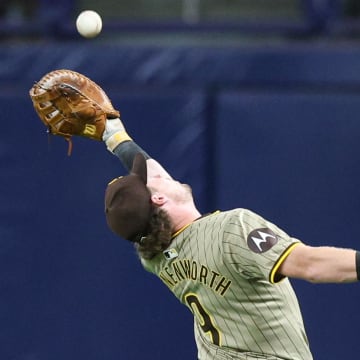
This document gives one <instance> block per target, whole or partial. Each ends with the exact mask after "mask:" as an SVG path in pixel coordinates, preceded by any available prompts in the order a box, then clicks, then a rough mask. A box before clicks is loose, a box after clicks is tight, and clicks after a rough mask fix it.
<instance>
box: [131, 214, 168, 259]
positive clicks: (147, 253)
mask: <svg viewBox="0 0 360 360" xmlns="http://www.w3.org/2000/svg"><path fill="white" fill-rule="evenodd" d="M172 228H173V227H172V223H171V220H170V217H169V215H168V213H167V212H166V211H165V210H162V209H160V208H153V210H152V214H151V217H150V222H149V233H148V235H147V236H146V237H144V238H142V240H141V241H140V242H138V243H135V249H136V251H137V253H138V255H139V256H140V257H141V258H143V259H146V260H149V259H152V258H153V257H154V256H156V255H158V254H159V253H161V252H163V251H164V250H165V249H166V248H167V247H168V246H169V245H170V243H171V241H172Z"/></svg>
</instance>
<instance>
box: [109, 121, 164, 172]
mask: <svg viewBox="0 0 360 360" xmlns="http://www.w3.org/2000/svg"><path fill="white" fill-rule="evenodd" d="M103 140H104V141H105V143H106V146H107V148H108V150H109V151H110V152H111V153H113V154H114V155H115V156H117V157H118V158H119V159H120V161H121V163H122V164H123V166H124V167H125V168H126V169H127V170H128V171H130V170H131V167H132V163H133V160H134V157H135V155H136V154H137V153H139V152H140V153H142V154H143V155H144V156H145V158H146V159H147V160H146V164H147V171H148V178H151V177H168V178H171V176H170V174H169V173H168V172H167V171H166V170H165V169H164V168H163V167H162V165H161V164H159V163H158V162H157V161H156V160H155V159H152V158H151V157H150V155H149V154H148V153H147V152H145V151H144V150H143V149H142V148H141V147H140V146H139V145H138V144H136V143H135V142H134V141H133V139H132V138H131V137H130V136H129V135H128V134H127V132H126V129H125V127H124V124H123V123H122V121H121V120H120V119H107V120H106V124H105V132H104V134H103Z"/></svg>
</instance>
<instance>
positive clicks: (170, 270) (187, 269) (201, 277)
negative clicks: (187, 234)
mask: <svg viewBox="0 0 360 360" xmlns="http://www.w3.org/2000/svg"><path fill="white" fill-rule="evenodd" d="M159 276H160V278H161V279H162V280H163V281H164V283H165V284H167V286H169V287H170V288H171V289H172V288H173V287H174V286H175V285H177V284H178V283H180V282H182V281H185V280H192V281H198V282H200V283H201V284H203V285H205V286H207V287H209V288H210V289H211V290H213V291H214V292H216V293H217V294H220V295H221V296H224V295H225V293H226V291H227V290H228V289H229V287H230V285H231V280H229V279H227V278H226V277H225V276H223V275H221V274H219V273H218V272H216V271H214V270H211V269H209V268H208V267H207V266H205V265H202V264H199V263H198V262H197V261H190V260H187V259H184V260H180V259H179V260H176V261H173V262H172V263H170V264H169V266H166V267H165V268H164V269H163V270H162V271H161V272H160V274H159Z"/></svg>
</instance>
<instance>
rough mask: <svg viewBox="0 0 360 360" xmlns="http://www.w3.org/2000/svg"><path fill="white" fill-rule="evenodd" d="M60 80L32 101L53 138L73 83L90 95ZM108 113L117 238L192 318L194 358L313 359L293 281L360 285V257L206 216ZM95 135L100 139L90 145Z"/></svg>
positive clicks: (232, 215)
mask: <svg viewBox="0 0 360 360" xmlns="http://www.w3.org/2000/svg"><path fill="white" fill-rule="evenodd" d="M67 75H68V74H67ZM67 75H66V76H67ZM62 76H63V77H62V78H61V82H62V86H60V87H58V86H57V87H56V89H57V93H56V94H55V95H54V94H51V96H47V95H46V94H47V91H49V89H50V90H51V88H52V87H53V86H54V84H55V83H57V80H56V81H54V78H52V77H51V76H50V77H48V78H47V79H46V82H45V85H44V84H42V85H41V86H39V87H38V88H37V89H35V90H33V92H32V93H31V95H32V99H33V101H34V105H35V108H36V109H37V111H38V114H39V115H40V117H41V119H42V120H43V121H44V122H45V123H46V124H47V126H49V128H50V129H52V131H53V132H56V131H59V130H61V128H62V124H61V123H60V120H59V118H65V119H66V121H67V122H69V119H70V118H71V117H70V115H69V114H66V110H63V109H62V110H61V111H60V110H59V109H57V110H56V111H55V115H54V116H50V117H49V114H50V113H51V109H50V107H51V106H53V107H56V106H58V107H60V106H63V104H64V102H66V101H69V102H70V101H74V98H76V96H75V95H78V93H81V91H80V90H77V93H76V94H75V95H74V94H69V92H71V91H73V90H74V88H76V84H77V83H79V84H81V85H82V88H87V87H91V85H89V84H87V86H84V81H85V80H84V79H83V78H81V81H78V80H77V79H76V81H74V83H72V85H71V86H67V85H66V86H65V85H63V83H64V77H65V78H66V76H65V75H62ZM76 76H78V75H76ZM76 76H75V77H76ZM49 78H50V79H51V80H50V81H48V79H49ZM66 81H67V82H66V84H68V79H67V78H66ZM48 84H50V85H49V86H48V87H47V86H46V85H48ZM59 88H60V89H65V88H66V94H65V95H60V97H61V96H62V98H61V101H60V102H59V104H61V105H58V104H57V103H56V102H55V100H54V99H55V98H56V96H59V93H61V92H59V90H58V89H59ZM44 89H45V90H44ZM92 90H93V89H92ZM61 91H62V90H61ZM82 91H83V90H82ZM93 92H94V91H93ZM89 94H92V92H91V91H89ZM70 95H71V96H70ZM78 96H79V95H78ZM88 96H90V95H88ZM91 96H94V95H93V94H92V95H91ZM64 98H66V99H65V100H66V101H64ZM38 101H42V102H43V103H44V104H45V105H41V104H40V105H38V103H37V102H38ZM77 103H81V106H82V108H81V111H82V112H86V114H87V115H86V118H85V120H86V121H89V114H92V113H94V111H84V109H87V107H86V106H84V101H82V102H77ZM87 106H88V107H89V108H90V106H94V103H92V105H87ZM44 108H46V111H45V113H46V114H45V115H44V116H43V115H42V109H44ZM74 108H75V107H74V106H73V107H72V108H71V111H70V112H74V113H76V116H74V117H73V118H74V121H75V123H76V124H77V125H79V121H80V120H79V114H80V112H79V111H77V112H75V110H74ZM59 113H60V114H65V115H59ZM105 113H106V112H105ZM109 114H111V116H109V115H107V117H103V123H104V124H103V125H104V126H103V128H101V127H100V128H101V132H100V136H101V140H103V141H104V142H105V144H106V147H107V149H108V150H109V151H110V152H111V153H112V154H114V155H115V156H117V157H118V158H119V159H120V161H121V162H122V164H123V165H124V167H125V168H126V169H127V170H128V171H129V175H127V176H123V177H119V178H117V179H114V180H112V181H111V182H110V183H109V185H108V186H107V189H106V193H105V213H106V219H107V223H108V225H109V227H110V229H111V230H112V231H113V232H114V233H115V234H117V235H119V236H120V237H121V238H124V239H126V240H129V241H131V242H133V243H134V245H135V247H136V249H137V251H138V254H139V257H140V260H141V262H142V264H143V266H144V268H145V269H146V270H148V271H150V272H152V273H153V274H155V275H156V276H158V277H159V278H160V280H161V281H162V282H163V283H164V284H165V285H166V286H167V287H168V288H169V289H170V290H171V291H172V293H173V294H174V295H175V296H176V297H177V298H178V299H179V301H180V302H181V303H183V304H184V305H185V306H187V307H188V308H189V310H190V311H191V312H192V313H193V315H194V334H195V339H196V344H197V349H198V359H200V360H214V359H238V360H245V359H246V360H252V359H268V360H276V359H278V360H285V359H286V360H311V359H312V354H311V351H310V347H309V343H308V339H307V336H306V331H305V328H304V324H303V319H302V315H301V311H300V308H299V304H298V300H297V298H296V295H295V293H294V290H293V288H292V286H291V284H290V282H289V278H298V279H303V280H307V281H310V282H314V283H321V282H328V283H330V282H331V283H343V282H355V281H358V280H359V279H360V252H358V251H355V250H352V249H341V248H334V247H326V246H323V247H312V246H309V245H306V244H304V243H303V242H302V241H300V240H299V239H296V238H294V237H291V236H289V235H288V234H286V233H285V232H284V231H283V230H281V229H280V228H279V227H277V226H276V225H274V224H272V223H271V222H269V221H267V220H266V219H264V218H262V217H261V216H259V215H257V214H255V213H253V212H252V211H249V210H247V209H242V208H237V209H233V210H230V211H224V212H221V211H217V212H213V213H210V214H201V213H200V212H199V211H198V209H197V208H196V205H195V203H194V199H193V196H192V192H191V188H190V187H189V186H188V185H185V184H181V183H180V182H178V181H176V180H175V179H173V178H172V177H171V176H170V174H169V173H168V172H167V171H166V170H165V169H164V168H163V167H162V166H161V165H160V164H159V163H158V162H157V161H156V160H155V159H152V158H151V156H150V155H149V154H148V153H147V152H145V151H144V150H143V149H142V148H141V147H140V146H139V145H138V144H137V143H136V142H135V141H133V139H132V138H131V137H130V136H129V135H128V133H127V132H126V129H125V127H124V125H123V123H122V121H121V120H120V118H119V117H117V116H116V115H117V114H116V112H115V113H114V111H113V110H111V109H110V111H109ZM55 118H56V121H55V120H54V119H55ZM80 118H81V116H80ZM58 120H59V121H58ZM85 120H84V121H85ZM92 120H93V119H92ZM96 121H98V120H96ZM96 121H95V122H94V121H92V123H91V124H90V125H89V124H87V125H86V126H84V127H83V128H81V127H80V126H75V127H74V128H76V129H77V130H76V131H77V132H68V134H67V135H66V133H65V131H64V130H62V131H59V133H60V135H63V136H65V137H67V138H69V137H70V136H71V135H73V134H75V135H81V136H87V137H89V138H96V136H95V135H94V134H95V128H92V127H91V126H94V125H93V124H95V123H96V124H97V122H96ZM99 121H100V120H99ZM55 123H56V126H54V124H55ZM88 125H89V126H88ZM69 128H71V126H70V125H69V124H68V123H67V124H66V129H67V131H69V130H68V129H69ZM80 128H81V129H80ZM79 129H80V130H79ZM89 129H92V130H94V131H90V134H91V136H89ZM64 134H65V135H64Z"/></svg>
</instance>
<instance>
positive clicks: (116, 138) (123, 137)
mask: <svg viewBox="0 0 360 360" xmlns="http://www.w3.org/2000/svg"><path fill="white" fill-rule="evenodd" d="M104 141H105V144H106V147H107V149H108V150H109V151H110V152H114V149H115V148H116V147H117V146H118V145H120V144H121V143H123V142H124V141H132V138H131V137H130V136H129V135H128V133H127V132H126V131H125V130H122V131H118V132H116V133H114V134H112V135H110V136H109V137H108V138H107V139H106V140H104Z"/></svg>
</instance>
